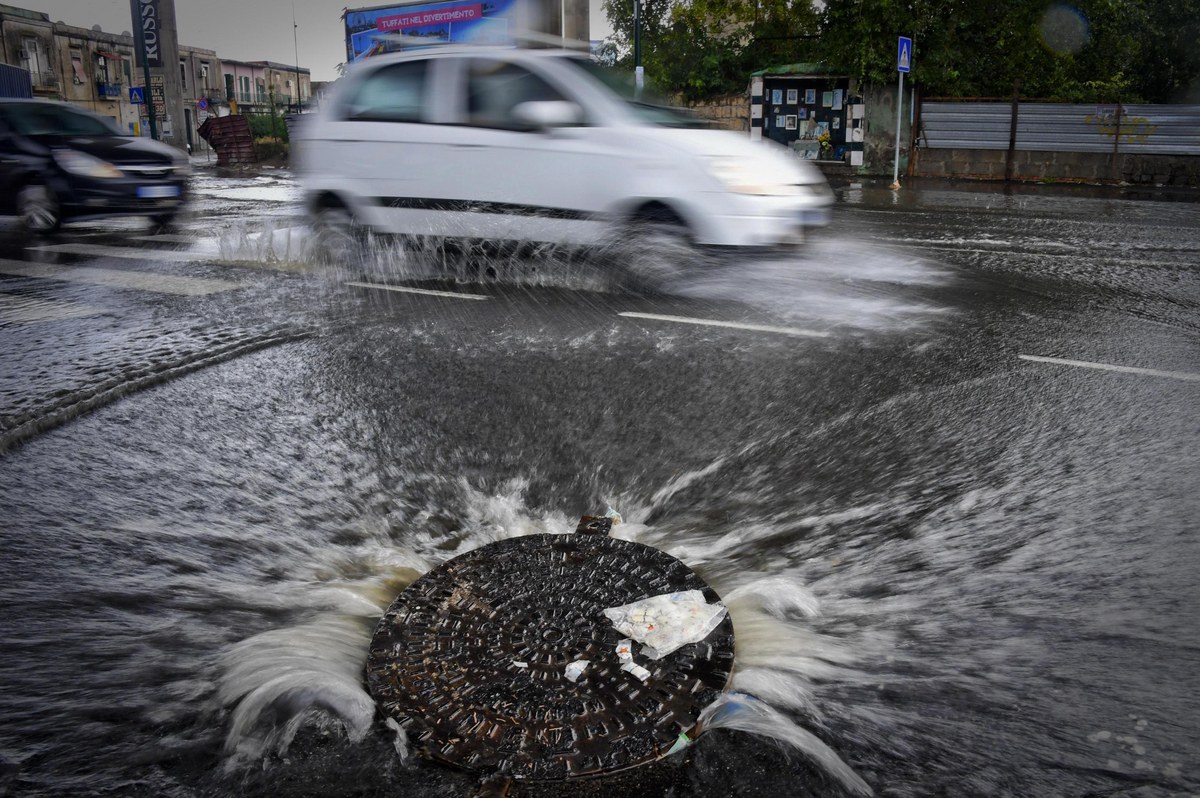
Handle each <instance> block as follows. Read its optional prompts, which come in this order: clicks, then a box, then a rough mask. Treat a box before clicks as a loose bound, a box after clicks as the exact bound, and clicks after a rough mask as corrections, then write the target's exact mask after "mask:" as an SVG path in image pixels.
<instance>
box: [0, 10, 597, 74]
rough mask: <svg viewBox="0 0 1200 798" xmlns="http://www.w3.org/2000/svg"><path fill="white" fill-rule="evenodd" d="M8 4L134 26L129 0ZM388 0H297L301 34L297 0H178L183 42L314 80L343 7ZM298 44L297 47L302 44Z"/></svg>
mask: <svg viewBox="0 0 1200 798" xmlns="http://www.w3.org/2000/svg"><path fill="white" fill-rule="evenodd" d="M6 2H7V3H8V4H9V5H12V6H17V7H19V8H29V9H32V10H34V11H42V12H45V13H46V14H49V15H50V19H52V20H53V21H55V22H60V21H61V22H65V23H67V24H68V25H76V26H78V27H81V28H90V27H92V26H93V25H99V26H100V27H101V28H103V29H104V30H105V31H106V32H108V33H121V32H124V31H129V30H132V20H131V18H130V13H129V0H26V2H21V0H6ZM388 2H389V0H377V1H373V0H367V2H356V0H295V6H294V7H295V12H296V25H297V26H298V27H297V28H296V37H295V43H294V42H293V38H292V9H293V3H292V0H175V16H176V17H177V20H178V25H179V41H180V43H181V44H187V45H191V46H192V47H207V48H208V49H210V50H216V51H217V55H218V56H221V57H224V58H233V59H237V60H239V61H262V60H267V61H278V62H280V63H282V64H295V63H296V60H297V59H296V52H297V49H298V50H299V61H300V63H299V66H302V67H307V68H308V69H309V70H310V71H311V73H312V78H313V80H333V79H334V78H336V77H337V71H336V69H335V67H336V66H337V65H338V64H340V63H341V62H343V61H345V60H346V45H345V39H344V34H343V31H342V20H341V16H342V9H343V8H345V7H346V6H347V5H349V6H352V7H354V8H366V7H370V6H378V5H386V4H387V3H388ZM590 24H591V28H592V30H591V34H592V38H593V39H599V38H603V34H604V33H605V32H606V31H607V30H608V23H607V21H606V20H605V18H604V12H603V11H602V10H600V0H592V16H591V22H590ZM296 45H298V48H297V46H296Z"/></svg>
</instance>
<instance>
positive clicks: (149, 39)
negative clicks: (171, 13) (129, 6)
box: [132, 0, 163, 69]
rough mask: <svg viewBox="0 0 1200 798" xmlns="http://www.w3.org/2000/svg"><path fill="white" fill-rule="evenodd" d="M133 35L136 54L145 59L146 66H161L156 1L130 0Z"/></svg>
mask: <svg viewBox="0 0 1200 798" xmlns="http://www.w3.org/2000/svg"><path fill="white" fill-rule="evenodd" d="M132 3H133V25H134V35H135V36H136V37H137V44H138V52H139V53H141V54H142V57H143V58H144V59H146V65H147V66H149V67H153V68H156V69H157V68H159V67H161V66H162V65H163V53H162V36H161V33H160V30H161V27H162V25H161V23H162V17H161V15H160V14H159V9H158V0H132Z"/></svg>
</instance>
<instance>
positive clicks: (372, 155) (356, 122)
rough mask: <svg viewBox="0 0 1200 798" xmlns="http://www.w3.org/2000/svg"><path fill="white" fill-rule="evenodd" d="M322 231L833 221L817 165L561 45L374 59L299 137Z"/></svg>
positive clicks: (592, 239) (614, 233)
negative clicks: (692, 113)
mask: <svg viewBox="0 0 1200 798" xmlns="http://www.w3.org/2000/svg"><path fill="white" fill-rule="evenodd" d="M295 139H296V145H297V146H296V148H295V157H296V161H297V165H298V171H299V174H300V176H301V180H302V183H303V185H304V187H305V191H306V197H307V202H308V207H309V210H310V212H311V213H312V214H313V216H314V219H315V220H316V221H317V224H318V229H321V228H332V227H334V226H339V225H344V224H346V223H347V222H349V221H350V220H353V222H354V223H356V224H359V225H362V226H364V227H366V228H368V229H370V230H373V231H375V232H381V233H393V234H402V235H411V236H434V237H437V238H439V239H440V238H468V239H484V240H499V241H506V240H515V241H535V242H553V243H562V244H571V245H585V246H586V245H595V244H602V243H604V242H606V241H607V242H611V241H613V240H614V239H617V240H627V239H628V238H629V236H632V235H636V234H638V233H639V232H642V231H644V230H646V229H647V228H648V227H650V226H652V227H653V228H654V229H656V230H658V231H660V232H661V230H662V229H664V228H666V229H669V230H672V231H675V232H677V233H679V234H680V235H681V236H685V237H686V239H687V240H688V241H689V242H690V243H692V244H698V245H707V246H713V247H735V248H747V247H755V248H757V247H773V246H776V245H781V244H794V243H797V242H798V241H799V240H801V239H802V237H803V233H804V230H805V228H808V227H812V226H823V225H826V224H828V223H829V219H830V206H831V205H832V204H833V193H832V191H831V190H830V188H829V185H828V183H827V182H826V181H825V179H824V177H823V176H822V175H821V173H820V172H819V171H817V170H816V169H815V168H814V167H813V166H812V165H811V164H806V163H804V162H803V161H801V160H799V159H798V158H796V157H794V156H793V155H791V154H790V153H789V152H788V151H787V150H785V149H784V148H782V147H780V146H779V145H776V144H774V143H772V142H752V141H750V139H749V137H748V136H746V135H745V134H737V133H733V132H729V131H719V130H711V129H705V128H702V127H699V126H697V123H696V122H695V120H692V119H690V118H688V117H685V116H683V115H681V114H678V113H675V112H672V111H670V110H668V109H665V108H662V107H657V106H652V105H647V104H642V103H637V102H632V101H629V100H626V99H624V98H623V97H622V96H621V94H620V93H619V92H618V91H617V90H616V89H615V88H614V87H613V84H612V77H611V73H608V72H607V70H605V69H604V68H603V67H601V66H599V65H598V64H596V63H595V62H593V61H592V60H591V59H589V58H587V57H585V56H582V55H580V54H576V53H571V52H567V51H563V50H530V49H518V48H505V47H479V46H454V45H450V46H445V47H442V48H427V49H422V50H416V51H411V52H407V53H397V54H392V55H382V56H376V57H373V58H371V59H369V60H367V61H365V62H363V63H362V64H360V65H358V66H356V67H355V68H353V69H352V70H351V72H350V74H349V75H347V76H346V77H345V78H343V79H342V80H340V81H338V84H337V85H336V87H335V89H334V91H333V93H332V94H331V96H330V97H329V98H328V99H327V101H326V102H325V103H324V104H323V106H322V110H321V112H320V113H319V114H317V115H315V116H313V117H311V118H306V119H305V120H304V123H303V124H302V125H301V126H300V129H299V130H298V131H297V133H296V135H295Z"/></svg>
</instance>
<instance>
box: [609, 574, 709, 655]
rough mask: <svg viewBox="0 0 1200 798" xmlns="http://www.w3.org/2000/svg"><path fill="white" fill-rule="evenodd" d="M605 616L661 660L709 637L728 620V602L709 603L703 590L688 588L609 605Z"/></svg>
mask: <svg viewBox="0 0 1200 798" xmlns="http://www.w3.org/2000/svg"><path fill="white" fill-rule="evenodd" d="M604 615H605V617H607V618H608V619H609V620H610V621H612V624H613V626H615V627H616V628H617V631H619V632H620V633H621V634H625V635H629V637H630V638H632V639H633V640H636V641H637V642H639V643H641V644H642V654H643V655H644V656H647V657H649V658H650V659H659V658H660V657H665V656H666V655H667V654H670V653H671V652H673V651H675V650H676V649H678V648H681V647H683V646H686V645H687V644H688V643H698V642H700V641H701V640H703V639H704V638H706V637H708V634H709V632H711V631H712V630H713V629H716V628H717V626H718V625H720V623H721V621H723V620H724V619H725V605H724V604H721V603H719V602H718V603H716V604H709V603H708V602H707V601H705V600H704V593H703V592H702V591H700V590H684V591H681V592H678V593H664V594H662V595H659V596H651V597H650V598H647V599H642V600H641V601H635V602H633V603H632V604H623V605H621V606H620V607H609V608H608V609H606V610H604ZM618 654H619V649H618Z"/></svg>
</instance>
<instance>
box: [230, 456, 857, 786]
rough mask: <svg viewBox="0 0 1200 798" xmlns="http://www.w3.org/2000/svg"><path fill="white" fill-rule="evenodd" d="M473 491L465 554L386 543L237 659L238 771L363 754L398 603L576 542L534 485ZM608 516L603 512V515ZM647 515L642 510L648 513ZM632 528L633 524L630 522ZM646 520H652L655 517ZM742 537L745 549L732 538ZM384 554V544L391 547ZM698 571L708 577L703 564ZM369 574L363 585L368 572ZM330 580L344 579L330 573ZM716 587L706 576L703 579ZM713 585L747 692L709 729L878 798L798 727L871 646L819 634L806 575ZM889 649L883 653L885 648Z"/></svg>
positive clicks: (706, 716) (233, 698)
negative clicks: (300, 616) (372, 684)
mask: <svg viewBox="0 0 1200 798" xmlns="http://www.w3.org/2000/svg"><path fill="white" fill-rule="evenodd" d="M459 487H460V488H461V496H460V500H461V502H462V505H461V507H460V512H459V514H458V515H459V518H460V519H461V529H460V530H459V532H458V534H457V535H455V536H454V537H457V538H458V539H457V540H455V539H454V538H452V539H451V541H449V542H452V543H454V544H456V545H454V546H453V547H452V548H453V549H454V550H453V551H449V550H448V547H447V546H446V543H447V542H448V541H446V540H445V539H440V540H433V539H428V538H426V539H418V540H414V541H413V547H412V549H409V550H400V549H397V548H396V547H395V545H394V544H392V543H390V542H387V543H384V541H382V540H380V541H378V542H376V543H373V544H370V549H369V551H367V552H365V553H362V556H360V557H359V558H357V559H356V560H355V562H354V565H353V568H354V569H358V573H359V576H358V577H357V578H356V579H354V580H349V579H343V580H342V581H337V580H336V579H333V580H330V581H325V582H320V581H318V582H316V583H309V584H308V585H307V587H306V588H305V592H301V591H300V590H299V588H300V587H301V586H299V585H298V586H296V589H292V590H289V591H288V592H289V595H290V596H291V598H293V599H297V600H299V599H300V597H301V596H303V597H304V599H303V602H302V603H307V604H308V605H309V606H310V607H312V613H311V615H310V617H309V618H308V619H307V620H306V621H304V622H302V623H300V624H298V625H296V626H292V627H287V628H282V629H275V630H271V631H268V632H264V633H262V634H259V635H256V636H254V637H252V638H249V639H248V640H245V641H243V642H242V643H239V644H238V645H236V646H234V647H232V648H231V649H230V650H229V651H228V652H227V653H226V655H225V660H224V664H225V673H224V675H223V678H222V679H221V684H220V692H219V697H220V700H221V702H222V704H223V705H224V706H226V707H230V708H232V715H231V720H230V727H229V732H228V735H227V738H226V744H225V751H226V755H227V763H226V764H227V767H229V768H235V767H240V766H244V765H246V764H249V763H252V762H254V761H256V760H261V759H262V758H263V757H265V756H269V755H271V754H276V755H278V754H282V753H285V752H286V751H287V748H288V746H289V745H290V744H291V742H292V740H293V739H294V737H295V736H296V734H297V733H298V731H299V730H300V729H302V728H304V727H305V725H306V724H312V725H314V726H316V727H318V728H323V729H327V730H330V729H332V730H337V731H338V732H339V733H341V734H343V735H344V736H345V737H346V739H348V740H349V741H350V742H352V743H353V742H357V741H360V740H362V739H363V738H364V737H365V735H366V734H367V733H368V731H369V730H370V728H371V725H372V723H373V719H374V714H375V707H374V703H373V701H372V699H371V697H370V696H369V695H368V694H367V692H366V691H365V690H364V689H363V686H362V672H363V668H364V665H365V660H366V653H367V649H368V645H369V640H370V635H371V632H372V630H373V628H374V624H375V623H376V622H377V621H378V618H379V617H380V616H381V615H382V614H383V612H384V611H385V609H386V606H387V604H389V603H390V602H391V600H392V599H393V598H394V597H395V596H396V595H397V594H398V593H399V592H400V590H402V589H403V588H404V587H406V586H407V585H408V584H410V583H411V582H412V581H414V580H415V579H416V578H417V577H418V576H419V575H420V573H422V572H423V571H424V570H429V569H430V568H432V567H435V566H436V565H437V564H438V563H439V562H441V561H444V560H446V559H449V558H450V557H453V556H456V555H458V554H461V553H463V552H465V551H469V550H472V549H475V548H478V547H479V546H483V545H487V544H488V543H492V542H495V541H498V540H504V539H508V538H514V537H521V536H525V535H531V534H539V533H568V532H570V531H572V530H573V529H574V526H575V522H576V520H577V519H575V518H573V517H571V518H568V517H567V516H566V515H565V514H564V513H561V512H553V511H543V512H540V513H535V512H532V511H530V509H529V508H528V506H527V505H526V503H525V492H526V490H527V489H528V482H527V481H525V480H514V481H512V482H510V483H508V484H507V485H505V486H503V487H502V489H501V490H499V491H497V492H485V491H480V490H478V489H476V488H474V487H473V486H471V485H469V484H468V483H466V482H465V481H462V482H460V483H459ZM597 505H598V506H603V501H598V502H597ZM632 514H634V515H641V514H642V511H640V510H636V509H635V510H634V511H633V513H632ZM626 517H628V515H627V516H626ZM643 517H644V516H643ZM614 534H615V535H616V536H618V537H622V538H625V539H640V540H641V541H642V542H648V541H653V545H656V546H658V547H659V548H662V549H664V550H667V551H669V552H671V553H673V554H675V555H676V556H679V552H678V550H679V549H681V548H687V546H688V543H689V541H688V536H687V534H686V533H681V532H670V531H666V530H660V529H655V528H654V527H652V526H647V525H645V524H642V523H636V522H635V523H622V524H620V525H618V526H617V527H615V529H614ZM731 536H732V537H731ZM740 539H741V538H740V537H739V536H737V535H734V532H733V531H730V532H728V533H725V534H722V535H719V536H718V537H717V539H716V540H715V541H711V542H710V543H709V544H708V546H707V548H712V547H713V546H716V547H717V548H720V547H721V546H724V547H725V549H726V550H725V556H728V555H729V553H730V549H731V548H732V549H736V547H737V545H738V541H739V540H740ZM381 544H383V545H381ZM709 556H711V557H713V558H718V557H720V556H721V552H719V551H716V550H713V551H706V556H703V557H700V558H699V559H700V560H702V561H708V558H709ZM684 561H685V562H688V564H689V565H692V566H693V567H699V568H700V569H701V571H703V563H700V564H697V562H695V561H689V560H688V559H687V558H686V557H685V558H684ZM364 567H366V568H367V570H368V571H369V573H368V574H367V575H366V576H362V575H361V569H363V568H364ZM318 570H322V571H332V572H333V573H335V574H336V573H337V568H336V567H335V566H334V565H332V564H330V563H324V564H320V566H319V568H318ZM702 576H704V574H703V573H702ZM705 578H706V580H707V581H709V583H710V584H711V585H712V586H713V587H714V588H715V589H716V590H717V591H718V593H720V594H721V595H723V596H724V598H725V603H726V606H727V607H728V608H729V613H730V615H731V616H732V618H733V622H734V628H735V630H736V634H737V661H736V663H735V673H734V678H733V688H734V689H735V690H736V691H738V692H737V693H732V694H729V695H727V696H724V697H722V698H721V699H719V700H718V701H717V702H716V703H714V704H713V705H711V706H710V707H708V708H707V709H706V710H705V711H704V713H703V715H702V718H701V722H700V725H699V726H698V730H700V731H703V730H704V729H715V728H727V729H735V730H739V731H745V732H748V733H751V734H757V735H760V736H764V737H767V738H770V739H773V740H776V741H778V742H779V743H780V744H782V745H784V746H787V747H790V748H792V749H795V750H796V751H798V752H800V753H801V754H803V755H804V756H806V757H808V758H809V759H811V760H812V761H813V762H815V763H816V764H818V765H819V766H820V767H822V768H824V769H825V770H826V771H828V773H829V774H830V775H831V776H834V777H836V778H837V779H838V780H840V781H841V782H842V783H844V784H845V785H846V786H847V787H848V788H849V789H851V790H854V791H857V792H860V793H862V794H870V789H869V788H868V787H867V785H866V784H865V783H864V782H863V781H862V779H860V778H859V777H858V776H857V775H856V774H855V773H854V772H853V771H852V770H851V769H850V768H849V767H848V766H847V765H846V764H845V763H844V762H843V761H842V760H841V759H840V758H839V757H838V756H837V754H836V753H835V752H834V751H833V750H832V749H830V748H829V746H828V745H826V744H825V743H823V742H822V741H821V740H820V739H819V738H817V737H816V735H814V734H812V733H811V732H809V731H807V730H806V729H804V728H802V727H801V726H800V725H799V724H798V723H797V722H796V721H795V720H793V719H792V718H790V717H789V716H788V715H785V714H784V711H786V712H789V713H791V714H792V715H793V716H801V717H803V716H807V717H810V718H812V719H814V720H815V721H817V722H820V720H821V710H820V702H819V700H818V699H817V696H816V691H815V689H814V685H815V684H816V683H817V682H818V681H820V682H826V683H827V682H835V683H845V682H847V681H857V679H858V673H857V671H856V670H855V663H856V662H857V661H858V659H859V658H860V657H861V656H862V654H863V649H862V647H861V646H866V645H870V644H869V643H862V644H861V646H860V644H858V643H850V642H847V641H846V640H844V639H839V638H835V637H833V636H832V635H826V634H822V633H821V632H819V631H816V630H814V628H813V624H812V623H810V621H811V620H813V619H816V618H819V616H820V614H821V612H822V602H821V601H820V600H819V599H818V598H817V596H816V595H814V594H813V593H812V591H810V590H808V589H807V588H806V587H805V586H804V585H803V584H802V582H801V581H800V580H799V578H798V577H797V576H796V574H795V573H793V572H789V571H787V570H781V571H779V572H774V573H765V574H764V573H754V574H744V573H739V574H737V575H735V576H732V577H728V576H727V577H725V578H723V579H713V578H712V577H711V576H705ZM876 642H878V641H876ZM388 728H389V729H391V731H392V732H393V734H394V735H395V736H394V739H393V744H394V746H395V748H396V752H397V756H398V757H399V758H400V759H401V761H406V760H407V759H408V758H409V757H410V756H411V751H410V749H409V746H408V741H407V738H406V736H405V735H404V732H403V729H402V728H400V727H399V726H398V724H395V722H394V721H392V722H389V723H388Z"/></svg>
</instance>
